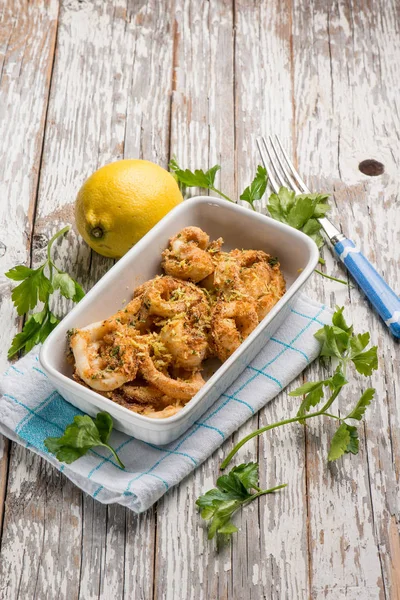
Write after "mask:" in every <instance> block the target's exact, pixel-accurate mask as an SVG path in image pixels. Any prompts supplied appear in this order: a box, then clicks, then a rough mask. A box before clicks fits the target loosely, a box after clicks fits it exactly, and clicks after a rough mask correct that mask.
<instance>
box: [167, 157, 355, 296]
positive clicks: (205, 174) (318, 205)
mask: <svg viewBox="0 0 400 600" xmlns="http://www.w3.org/2000/svg"><path fill="white" fill-rule="evenodd" d="M169 168H170V170H171V172H172V174H173V175H174V177H175V179H176V181H177V182H178V183H179V185H180V186H181V190H182V192H183V193H184V192H185V189H186V188H188V187H201V188H206V189H209V190H213V191H214V192H216V193H217V194H219V195H220V196H221V197H222V198H225V200H229V202H233V200H232V199H231V198H228V196H226V195H225V194H223V193H222V192H221V191H220V190H218V189H217V188H216V187H215V186H214V182H215V175H216V173H217V172H218V171H219V170H220V169H221V167H220V165H215V166H214V167H211V169H209V170H208V171H203V170H202V169H196V170H195V171H194V172H193V171H190V170H189V169H185V170H183V169H181V167H180V166H179V164H178V162H177V160H176V158H175V157H173V158H172V160H171V162H170V163H169ZM267 186H268V173H267V170H266V169H265V168H264V167H262V166H261V165H258V167H257V171H256V174H255V176H254V179H253V181H252V182H251V183H250V185H249V186H247V187H246V189H245V190H244V191H243V192H242V194H241V195H240V200H244V201H245V202H248V203H249V204H250V206H251V208H252V209H253V210H256V208H255V206H254V202H255V201H256V200H261V198H262V197H263V196H264V194H265V192H266V190H267ZM328 198H329V194H298V195H296V194H295V192H293V191H292V190H289V189H288V188H286V187H283V186H282V187H281V188H280V189H279V191H278V193H277V194H275V193H272V194H271V195H270V196H269V199H268V203H267V209H268V212H269V214H270V216H271V217H272V218H273V219H275V220H276V221H280V222H281V223H286V224H287V225H290V226H291V227H294V228H295V229H298V230H300V231H302V232H303V233H305V234H306V235H308V236H309V237H310V238H311V239H313V240H314V242H315V243H316V244H317V246H318V248H319V249H321V248H322V246H323V245H324V243H325V242H324V238H323V237H322V235H321V229H322V227H321V225H320V223H319V221H318V220H317V219H318V218H320V217H324V216H325V214H326V213H327V212H328V210H330V206H329V203H328ZM319 262H320V263H321V264H325V261H324V260H323V259H322V258H320V259H319ZM315 272H316V273H318V274H319V275H321V276H322V277H325V278H326V279H331V280H332V281H337V282H338V283H342V284H343V285H348V282H347V281H345V280H344V279H338V278H337V277H331V276H330V275H326V273H323V272H322V271H319V270H318V269H315Z"/></svg>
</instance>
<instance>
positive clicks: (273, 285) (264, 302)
mask: <svg viewBox="0 0 400 600" xmlns="http://www.w3.org/2000/svg"><path fill="white" fill-rule="evenodd" d="M285 291H286V283H285V279H284V277H283V275H282V273H281V270H280V268H279V265H275V266H274V267H273V268H272V273H271V280H270V283H269V286H268V291H267V293H266V294H264V295H263V296H261V297H260V298H258V299H257V302H256V310H257V314H258V319H259V321H261V320H262V319H263V318H264V317H265V316H266V315H267V314H268V313H269V311H270V310H271V309H272V308H273V307H274V306H275V304H276V303H277V302H278V300H280V299H281V298H282V296H283V294H284V293H285Z"/></svg>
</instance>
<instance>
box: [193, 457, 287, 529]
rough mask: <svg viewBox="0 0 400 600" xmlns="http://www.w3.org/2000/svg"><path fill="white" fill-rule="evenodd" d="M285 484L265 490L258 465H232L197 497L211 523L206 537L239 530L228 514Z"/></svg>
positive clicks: (198, 504) (203, 513)
mask: <svg viewBox="0 0 400 600" xmlns="http://www.w3.org/2000/svg"><path fill="white" fill-rule="evenodd" d="M286 485H287V484H286V483H284V484H282V485H277V486H276V487H273V488H270V489H267V490H262V489H261V488H259V487H258V464H257V463H253V462H250V463H246V464H242V465H239V466H237V467H233V469H231V471H230V472H229V473H228V474H227V475H221V476H220V477H218V479H217V487H216V488H214V489H212V490H209V491H208V492H206V493H205V494H203V495H202V496H200V497H199V498H198V499H197V500H196V504H197V506H198V507H199V508H200V509H201V516H202V518H203V519H205V520H206V521H209V522H210V523H209V527H208V539H209V540H211V539H212V538H213V537H214V536H215V535H216V534H217V533H225V534H232V533H235V532H236V531H238V528H237V527H236V525H234V524H233V523H232V521H231V517H232V515H233V514H234V513H235V512H236V511H237V510H239V508H241V507H242V506H245V505H246V504H249V503H250V502H252V501H253V500H255V499H256V498H259V497H260V496H263V495H265V494H272V493H273V492H276V491H278V490H281V489H282V488H284V487H286Z"/></svg>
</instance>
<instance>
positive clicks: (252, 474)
mask: <svg viewBox="0 0 400 600" xmlns="http://www.w3.org/2000/svg"><path fill="white" fill-rule="evenodd" d="M231 473H233V474H234V475H236V477H238V478H239V479H240V481H241V482H242V483H243V485H244V487H245V488H255V487H257V485H258V463H254V462H249V463H244V464H242V465H238V466H237V467H233V469H232V470H231Z"/></svg>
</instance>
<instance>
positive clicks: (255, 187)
mask: <svg viewBox="0 0 400 600" xmlns="http://www.w3.org/2000/svg"><path fill="white" fill-rule="evenodd" d="M267 185H268V174H267V169H264V167H262V166H261V165H258V167H257V172H256V175H255V177H254V179H253V181H252V182H251V184H250V185H249V186H248V187H247V188H246V189H245V190H244V192H243V193H242V195H241V196H240V199H241V200H246V202H249V204H251V206H252V207H253V208H254V202H255V200H260V199H261V198H262V197H263V196H264V194H265V190H266V189H267Z"/></svg>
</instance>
